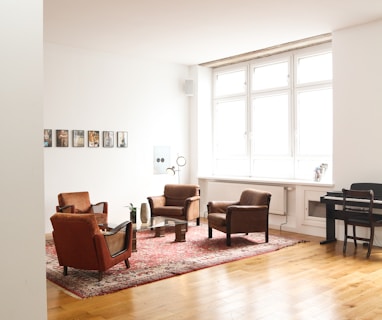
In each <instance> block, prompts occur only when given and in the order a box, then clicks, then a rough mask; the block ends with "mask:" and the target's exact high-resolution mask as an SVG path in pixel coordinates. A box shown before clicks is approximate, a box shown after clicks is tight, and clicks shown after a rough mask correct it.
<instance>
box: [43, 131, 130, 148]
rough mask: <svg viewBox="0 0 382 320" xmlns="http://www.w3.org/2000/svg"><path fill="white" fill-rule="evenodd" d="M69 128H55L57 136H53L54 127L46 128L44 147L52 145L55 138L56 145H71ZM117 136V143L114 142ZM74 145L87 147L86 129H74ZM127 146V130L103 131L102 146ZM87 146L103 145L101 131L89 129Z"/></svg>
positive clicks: (96, 146)
mask: <svg viewBox="0 0 382 320" xmlns="http://www.w3.org/2000/svg"><path fill="white" fill-rule="evenodd" d="M69 135H70V134H69V130H66V129H58V130H55V137H54V138H53V130H52V129H44V147H52V146H53V140H55V142H56V147H63V148H65V147H69V141H70V136H69ZM115 138H116V143H114V141H115ZM71 141H72V147H76V148H77V147H85V130H72V140H71ZM114 145H116V146H117V147H118V148H127V131H117V132H116V133H114V131H102V146H103V147H104V148H114ZM87 146H88V147H89V148H98V147H100V146H101V134H100V131H96V130H89V131H87Z"/></svg>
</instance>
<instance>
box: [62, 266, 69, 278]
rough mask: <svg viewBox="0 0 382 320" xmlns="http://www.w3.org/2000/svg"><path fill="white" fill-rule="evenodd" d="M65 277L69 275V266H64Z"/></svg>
mask: <svg viewBox="0 0 382 320" xmlns="http://www.w3.org/2000/svg"><path fill="white" fill-rule="evenodd" d="M63 273H64V276H67V275H68V267H67V266H64V272H63Z"/></svg>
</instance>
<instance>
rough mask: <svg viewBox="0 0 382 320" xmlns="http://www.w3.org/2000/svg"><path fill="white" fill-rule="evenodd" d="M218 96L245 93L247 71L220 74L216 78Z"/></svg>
mask: <svg viewBox="0 0 382 320" xmlns="http://www.w3.org/2000/svg"><path fill="white" fill-rule="evenodd" d="M215 85H216V87H215V89H216V96H222V95H230V94H235V93H236V94H237V93H244V92H245V87H246V75H245V70H238V71H232V72H226V73H220V74H218V75H217V76H216V84H215Z"/></svg>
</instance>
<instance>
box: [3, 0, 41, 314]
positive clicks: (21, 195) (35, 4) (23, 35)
mask: <svg viewBox="0 0 382 320" xmlns="http://www.w3.org/2000/svg"><path fill="white" fill-rule="evenodd" d="M0 34H1V37H0V38H1V50H0V70H1V72H0V83H1V86H0V110H1V125H0V146H1V157H0V186H1V207H2V212H1V225H2V228H1V233H0V252H1V272H0V283H1V286H0V295H1V318H2V319H9V320H20V319H46V281H45V237H44V224H43V217H44V210H43V196H44V194H43V152H42V146H41V132H42V122H43V108H42V103H43V93H42V91H43V79H42V77H43V73H42V69H43V65H42V58H43V52H42V1H41V0H18V1H15V0H3V1H2V2H1V4H0Z"/></svg>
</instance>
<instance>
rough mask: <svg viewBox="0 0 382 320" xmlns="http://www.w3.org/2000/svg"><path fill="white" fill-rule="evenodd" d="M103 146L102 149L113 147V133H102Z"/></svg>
mask: <svg viewBox="0 0 382 320" xmlns="http://www.w3.org/2000/svg"><path fill="white" fill-rule="evenodd" d="M103 146H104V148H113V147H114V131H104V132H103Z"/></svg>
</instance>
